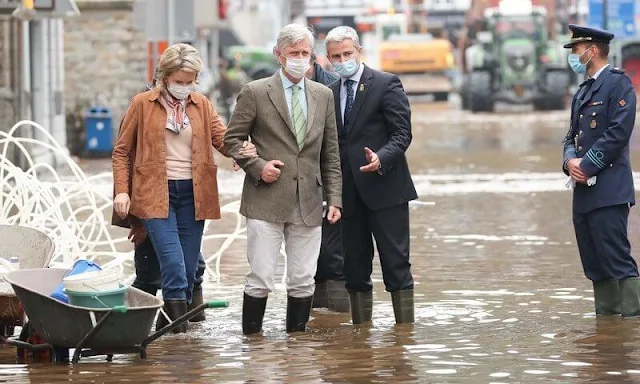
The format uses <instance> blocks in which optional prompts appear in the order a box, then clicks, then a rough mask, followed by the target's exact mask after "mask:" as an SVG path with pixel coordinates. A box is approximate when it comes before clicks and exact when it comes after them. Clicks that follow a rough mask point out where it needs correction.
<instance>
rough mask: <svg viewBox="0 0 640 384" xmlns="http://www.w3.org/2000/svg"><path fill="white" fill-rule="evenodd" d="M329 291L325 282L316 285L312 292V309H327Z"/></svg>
mask: <svg viewBox="0 0 640 384" xmlns="http://www.w3.org/2000/svg"><path fill="white" fill-rule="evenodd" d="M328 295H329V290H328V286H327V282H326V281H325V282H322V283H316V289H315V291H314V292H313V308H329V296H328Z"/></svg>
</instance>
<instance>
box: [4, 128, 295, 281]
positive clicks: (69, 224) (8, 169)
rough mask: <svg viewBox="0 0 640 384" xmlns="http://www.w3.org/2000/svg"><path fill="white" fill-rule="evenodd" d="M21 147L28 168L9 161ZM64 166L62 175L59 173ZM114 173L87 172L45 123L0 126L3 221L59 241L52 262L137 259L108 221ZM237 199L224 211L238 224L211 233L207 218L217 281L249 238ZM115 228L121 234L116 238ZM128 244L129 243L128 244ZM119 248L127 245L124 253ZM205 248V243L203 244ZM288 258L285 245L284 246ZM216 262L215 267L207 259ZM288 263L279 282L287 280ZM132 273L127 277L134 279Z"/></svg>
mask: <svg viewBox="0 0 640 384" xmlns="http://www.w3.org/2000/svg"><path fill="white" fill-rule="evenodd" d="M31 128H32V129H33V130H34V131H36V132H37V134H36V136H37V137H41V138H42V140H34V139H31V138H26V137H21V136H20V135H19V133H20V132H19V131H20V130H24V129H31ZM31 147H36V148H37V149H38V152H45V153H48V154H51V156H53V157H56V156H59V157H60V158H61V159H63V161H61V162H60V164H59V168H58V169H55V168H54V167H52V166H51V164H50V163H48V162H45V161H41V160H40V161H39V160H38V159H37V158H35V157H34V156H33V152H32V151H30V148H31ZM12 150H16V151H17V152H19V154H20V156H21V157H24V158H25V159H26V160H25V162H26V166H25V167H24V170H23V169H21V168H20V167H18V166H16V165H15V164H13V163H12V162H11V160H10V159H9V158H8V157H7V155H8V154H9V153H10V152H11V151H12ZM60 171H64V175H66V176H60V175H61V174H62V172H61V173H58V172H60ZM112 183H113V178H112V174H111V172H105V173H101V174H97V175H92V176H88V175H86V174H85V173H84V172H83V171H82V169H81V168H80V166H79V165H78V164H77V163H76V162H75V161H74V160H73V159H72V158H71V157H70V156H69V155H68V154H67V153H66V151H65V148H64V146H62V145H60V144H58V143H57V142H56V140H55V138H54V137H53V136H52V135H51V134H50V133H49V132H48V130H46V129H45V127H43V126H42V125H41V124H38V123H35V122H33V121H28V120H23V121H20V122H18V123H16V124H15V125H14V126H13V127H11V129H9V131H8V132H3V131H2V130H0V223H3V224H17V225H23V226H26V227H30V228H35V229H38V230H41V231H42V232H44V233H46V234H47V235H49V236H50V237H51V238H52V239H53V241H54V242H55V244H56V248H55V253H54V255H53V258H52V260H51V263H50V266H59V267H65V268H68V267H70V266H71V265H72V264H73V263H74V262H75V260H77V259H87V260H96V258H99V259H100V260H101V262H102V264H103V267H107V266H122V265H124V264H125V263H126V264H127V265H129V266H131V265H132V264H133V246H132V245H131V243H130V242H129V240H128V239H127V237H126V234H127V231H126V230H119V232H118V231H117V230H114V229H113V227H112V226H111V224H110V220H111V216H110V214H111V212H112V209H113V205H112V199H113V196H112V191H113V184H112ZM239 206H240V204H239V201H233V202H231V203H229V204H226V205H224V206H223V207H222V208H221V210H222V212H223V213H225V214H227V215H233V216H234V217H235V220H236V222H235V226H231V227H230V228H229V230H228V232H227V233H220V230H218V229H217V230H216V231H215V232H216V233H215V234H210V233H211V232H212V231H209V230H208V227H209V224H210V223H211V220H207V221H206V222H205V228H204V233H205V235H204V236H203V238H202V245H204V244H207V243H210V242H211V241H212V240H214V242H215V243H219V241H217V240H218V239H220V240H223V241H222V245H221V246H220V247H219V248H218V249H215V250H214V252H213V253H210V254H208V255H207V254H205V260H206V261H207V274H208V275H209V276H212V277H213V279H212V280H213V281H216V282H218V283H219V282H220V280H221V274H220V263H221V260H222V255H223V254H229V253H228V252H227V251H228V249H229V247H231V246H232V245H233V243H234V242H235V241H236V240H240V241H246V227H245V226H243V224H244V218H243V216H242V215H240V214H239V212H238V209H239ZM112 233H117V234H120V237H114V236H113V235H112ZM127 245H128V246H127ZM118 248H124V249H128V251H125V252H122V251H119V250H118ZM202 249H204V248H202ZM281 254H282V256H283V257H284V258H285V263H284V264H285V266H286V254H285V253H284V250H281ZM212 263H215V268H212V267H210V266H209V264H212ZM128 270H129V271H131V270H132V268H128ZM286 275H287V273H286V267H285V271H284V273H283V274H282V277H281V284H282V285H284V283H285V281H286ZM134 277H135V275H134V272H133V271H132V273H131V274H130V275H129V276H126V277H125V282H126V283H131V282H132V281H133V278H134Z"/></svg>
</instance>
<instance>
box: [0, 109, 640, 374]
mask: <svg viewBox="0 0 640 384" xmlns="http://www.w3.org/2000/svg"><path fill="white" fill-rule="evenodd" d="M413 120H414V130H413V132H414V139H413V143H412V145H411V149H410V151H409V153H408V157H409V161H410V166H411V169H412V172H413V173H414V175H415V178H414V180H415V183H416V187H417V189H418V192H419V195H420V200H419V201H418V202H415V204H412V216H411V229H412V244H411V245H412V246H411V251H412V254H411V260H412V264H413V273H414V279H415V280H416V282H417V285H416V287H415V289H416V298H415V301H416V323H415V324H414V325H402V326H396V325H395V324H394V317H393V310H392V307H391V298H390V295H389V294H388V293H386V292H385V291H384V287H383V284H382V281H381V275H380V268H379V263H378V259H377V258H376V259H375V260H374V271H375V279H376V284H375V290H374V312H373V316H374V321H373V324H372V325H371V326H358V327H354V326H352V325H351V324H350V315H348V314H335V313H332V312H328V311H326V310H314V311H313V313H312V317H313V318H312V320H311V322H310V323H309V328H310V331H309V332H307V333H298V334H293V335H287V334H286V333H285V331H284V328H285V324H284V323H285V308H286V292H284V290H283V285H282V284H280V285H279V286H278V291H277V292H275V293H274V294H272V295H271V296H270V298H269V301H268V304H267V312H266V315H265V323H264V331H265V332H264V336H261V337H252V338H245V337H243V336H242V332H241V325H240V319H241V310H242V288H243V284H244V273H245V272H246V271H247V262H246V254H245V244H244V242H243V241H241V240H238V241H236V243H235V244H234V245H233V246H232V248H231V249H230V250H229V251H228V252H226V253H225V254H224V255H223V257H222V263H221V271H222V281H221V283H220V284H216V283H214V282H211V281H209V282H206V283H205V289H206V293H205V296H206V298H209V299H227V300H229V301H230V307H229V308H227V309H223V310H219V309H212V310H209V311H208V312H207V321H206V322H204V323H199V324H196V325H191V331H190V332H189V333H188V334H186V335H173V336H165V337H163V338H161V339H159V340H157V341H156V342H154V343H153V344H151V346H150V347H149V350H148V352H149V357H148V359H147V360H146V361H143V360H140V359H139V358H138V357H135V356H125V355H116V356H115V358H114V362H113V363H107V362H105V360H104V358H102V357H95V358H85V359H83V360H81V362H80V363H79V364H76V365H71V364H69V365H66V364H65V365H53V366H52V365H49V364H30V365H16V364H15V357H14V356H15V350H14V349H13V348H10V347H8V346H2V347H0V363H2V366H0V380H2V381H4V382H10V383H30V382H31V383H53V382H73V383H102V382H120V381H122V382H132V383H211V382H233V383H243V382H255V383H320V382H335V383H350V382H353V383H369V382H372V383H389V382H417V383H532V382H554V383H555V382H557V383H636V382H640V320H624V321H623V320H621V319H608V318H603V319H601V318H597V319H596V317H595V315H594V312H593V299H592V297H593V292H592V287H591V283H590V282H589V281H588V280H587V279H586V278H585V277H584V275H583V272H582V269H581V266H580V262H579V257H578V254H577V248H576V245H575V237H574V233H573V226H572V222H571V193H570V192H569V191H568V190H567V189H566V188H565V187H564V183H565V181H566V177H565V176H564V175H563V174H562V173H561V172H560V163H561V159H562V149H561V147H562V143H561V142H562V139H563V137H564V134H565V133H566V131H567V129H568V125H567V123H566V121H567V120H568V111H564V112H549V113H539V112H536V113H533V112H527V111H526V110H525V111H524V112H511V111H508V110H507V111H503V112H501V113H498V114H488V115H487V114H480V115H470V114H469V113H468V112H464V111H460V110H457V109H455V108H454V107H451V106H450V105H447V104H420V105H419V104H414V106H413ZM639 152H640V139H638V134H637V133H636V135H635V136H634V139H633V142H632V158H633V164H634V168H635V169H636V170H640V153H639ZM226 163H227V162H225V163H224V164H223V165H222V167H223V168H226V169H228V168H229V167H228V166H227V165H226ZM103 164H105V163H103ZM106 164H108V163H106ZM105 170H108V169H102V170H101V171H105ZM220 175H221V176H220V177H221V179H220V181H219V183H220V189H221V192H222V193H224V194H225V200H226V201H232V200H234V199H236V198H237V197H238V196H237V193H238V192H239V190H240V188H241V187H240V185H241V184H240V181H241V177H242V175H241V174H240V173H232V172H228V171H221V172H220ZM638 185H640V184H638V183H636V186H638ZM637 209H638V208H636V209H633V210H632V211H631V216H630V231H629V235H630V239H631V241H632V246H633V247H634V248H633V254H634V255H638V251H639V250H640V242H638V238H639V232H640V220H639V219H638V213H637ZM231 225H234V219H233V218H232V217H231V218H229V217H225V218H224V219H223V220H221V221H219V222H216V223H213V224H212V225H211V226H210V228H209V231H210V232H211V233H215V232H216V230H220V231H226V232H228V231H229V229H228V228H229V226H231ZM217 244H219V243H215V242H211V243H210V244H207V245H206V246H207V248H210V249H208V253H207V254H211V252H210V251H211V250H212V249H215V247H216V246H217ZM280 276H281V274H279V275H278V277H280ZM69 326H70V327H73V324H70V325H69Z"/></svg>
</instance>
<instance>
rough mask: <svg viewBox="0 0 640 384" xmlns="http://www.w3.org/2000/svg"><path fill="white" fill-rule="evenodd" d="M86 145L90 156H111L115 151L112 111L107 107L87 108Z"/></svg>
mask: <svg viewBox="0 0 640 384" xmlns="http://www.w3.org/2000/svg"><path fill="white" fill-rule="evenodd" d="M84 145H85V151H86V152H87V153H88V154H111V152H112V151H113V116H112V113H111V109H109V108H106V107H89V108H87V113H86V116H85V142H84Z"/></svg>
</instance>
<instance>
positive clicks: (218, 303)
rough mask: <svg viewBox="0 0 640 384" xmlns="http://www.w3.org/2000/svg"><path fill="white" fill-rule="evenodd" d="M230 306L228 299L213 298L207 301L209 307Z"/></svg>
mask: <svg viewBox="0 0 640 384" xmlns="http://www.w3.org/2000/svg"><path fill="white" fill-rule="evenodd" d="M228 306H229V301H228V300H211V301H209V302H207V308H227V307H228Z"/></svg>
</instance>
